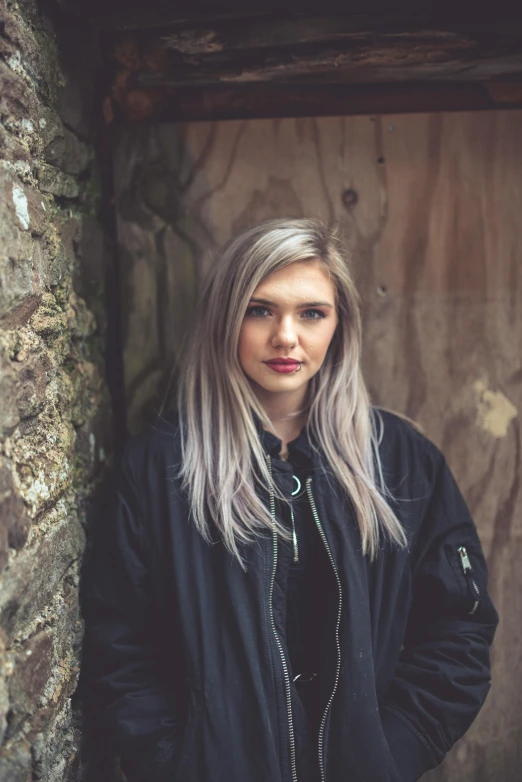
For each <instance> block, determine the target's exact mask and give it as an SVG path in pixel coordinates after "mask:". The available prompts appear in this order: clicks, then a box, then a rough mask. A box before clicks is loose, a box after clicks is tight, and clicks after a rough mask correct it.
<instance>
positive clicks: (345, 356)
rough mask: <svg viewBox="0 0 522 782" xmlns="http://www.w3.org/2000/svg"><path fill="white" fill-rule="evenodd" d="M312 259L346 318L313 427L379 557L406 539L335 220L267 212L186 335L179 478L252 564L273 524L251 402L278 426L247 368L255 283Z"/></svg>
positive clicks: (243, 237)
mask: <svg viewBox="0 0 522 782" xmlns="http://www.w3.org/2000/svg"><path fill="white" fill-rule="evenodd" d="M307 260H309V261H315V262H317V261H319V262H320V263H321V264H323V265H324V267H325V269H326V270H327V271H328V273H329V275H330V279H331V280H332V282H333V283H334V285H335V291H336V307H337V314H338V319H339V320H338V326H337V328H336V331H335V334H334V336H333V338H332V341H331V343H330V345H329V348H328V351H327V354H326V357H325V360H324V362H323V364H322V366H321V367H320V369H319V371H318V372H317V373H316V374H315V375H314V376H313V377H312V378H311V380H310V384H309V388H308V400H309V404H308V410H307V425H308V426H309V429H310V431H311V432H312V433H313V435H314V438H315V440H316V441H317V443H318V445H319V446H320V449H321V451H322V454H323V457H325V458H326V461H327V463H328V466H329V468H330V470H331V472H332V473H333V475H334V476H335V478H336V479H337V481H338V483H339V484H340V486H341V487H342V488H343V489H344V491H345V492H346V495H347V497H348V498H349V499H350V500H351V502H352V504H353V508H354V511H355V514H356V518H357V522H358V524H359V528H360V534H361V540H362V550H363V553H364V554H365V555H368V556H369V557H370V559H374V558H375V557H376V556H377V553H378V550H379V547H380V543H381V539H382V537H383V536H386V537H387V538H389V539H390V540H392V541H394V542H395V543H397V544H398V545H399V546H405V545H406V544H407V540H406V535H405V533H404V530H403V528H402V526H401V524H400V522H399V520H398V519H397V517H396V515H395V513H394V512H393V510H392V508H391V506H390V504H389V503H388V501H387V498H389V497H391V494H390V492H389V490H388V489H387V487H386V484H385V481H384V477H383V473H382V466H381V461H380V457H379V442H380V440H381V438H382V433H383V426H382V419H381V418H380V416H379V415H378V413H377V412H376V411H375V410H374V409H373V408H372V406H371V404H370V401H369V396H368V392H367V389H366V386H365V383H364V379H363V377H362V373H361V368H360V353H361V338H362V335H361V317H360V312H359V295H358V292H357V290H356V287H355V284H354V281H353V278H352V275H351V272H350V268H349V261H348V258H347V256H346V253H345V252H344V248H343V245H342V243H341V241H340V240H339V238H338V236H337V232H336V229H334V228H330V227H328V226H326V225H325V224H324V223H322V222H321V221H319V220H315V219H276V220H268V221H266V222H263V223H261V224H259V225H256V226H254V227H253V228H249V229H248V230H246V231H244V232H243V233H241V234H239V235H238V236H235V237H234V238H233V239H232V240H231V241H230V242H228V244H226V245H225V247H224V248H223V250H222V252H221V254H220V255H219V257H218V258H216V260H215V261H214V263H213V265H212V266H211V268H210V270H209V273H208V275H207V277H206V280H205V284H204V286H203V289H202V292H201V296H200V298H199V301H198V307H197V311H196V319H195V325H194V328H193V330H192V332H191V334H190V335H189V337H188V339H187V341H186V342H185V344H184V349H183V352H182V355H181V360H180V365H179V366H180V371H179V380H178V390H177V407H178V412H179V416H180V424H181V429H180V431H181V434H182V436H181V443H182V459H181V467H180V470H179V472H178V477H179V478H181V479H182V488H183V489H184V490H186V491H187V492H188V496H189V501H190V508H191V514H192V518H193V521H194V523H195V525H196V527H197V529H198V530H199V532H200V533H201V534H202V535H203V537H204V538H205V539H206V540H208V541H210V540H211V534H210V526H209V522H210V521H212V522H213V523H214V524H215V525H216V526H217V528H218V529H219V531H220V533H221V536H222V538H223V542H224V544H225V546H226V547H227V549H228V550H229V551H230V552H231V554H233V555H234V556H235V557H237V558H238V560H239V561H240V563H241V564H242V565H243V559H242V556H241V552H240V545H245V544H249V543H251V542H252V541H253V540H254V539H255V537H256V532H257V531H259V530H260V529H262V528H264V527H269V528H271V527H272V524H273V521H272V517H271V515H270V510H269V508H267V507H265V505H264V504H263V502H262V500H261V499H260V498H259V496H258V494H257V493H256V489H255V486H256V482H261V483H262V485H264V486H265V487H266V488H267V489H268V487H269V486H270V474H269V469H268V466H267V462H266V459H265V455H264V451H263V447H262V444H261V442H260V440H259V436H258V432H257V429H256V427H255V422H254V420H253V418H252V415H251V409H253V410H254V411H255V412H256V413H257V415H258V416H259V418H260V419H261V421H262V423H263V426H264V427H265V429H268V430H270V431H274V429H273V426H272V423H271V421H270V419H269V418H268V416H267V414H266V412H265V411H264V409H263V408H262V406H261V405H260V403H259V401H258V400H257V397H256V396H255V394H254V392H253V391H252V388H251V386H250V384H249V382H248V378H247V377H246V375H245V373H244V372H243V370H242V368H241V366H240V363H239V359H238V341H239V334H240V330H241V325H242V322H243V318H244V316H245V312H246V309H247V306H248V303H249V301H250V298H251V297H252V294H253V292H254V290H255V289H256V288H257V286H258V285H259V284H260V283H261V282H262V281H263V280H264V279H265V278H266V277H268V275H270V274H271V273H272V272H275V271H277V270H278V269H282V268H284V267H285V266H287V265H288V264H291V263H294V262H295V261H307ZM378 429H379V431H378ZM272 488H273V491H274V494H275V495H276V496H277V497H278V498H279V499H280V500H281V501H282V502H287V500H286V499H285V497H284V496H283V495H282V493H281V492H280V491H279V490H278V488H277V487H276V486H273V487H272ZM276 529H277V532H278V533H279V534H280V535H282V536H283V537H284V538H287V539H288V537H289V533H288V531H287V529H286V528H285V527H284V526H283V524H282V523H281V522H279V521H276Z"/></svg>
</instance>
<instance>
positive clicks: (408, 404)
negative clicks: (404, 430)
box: [116, 111, 522, 782]
mask: <svg viewBox="0 0 522 782" xmlns="http://www.w3.org/2000/svg"><path fill="white" fill-rule="evenodd" d="M116 172H117V173H116V187H117V201H118V215H119V217H118V220H119V237H120V242H121V248H122V274H123V283H124V290H123V298H124V302H123V304H124V310H125V356H124V360H125V382H126V392H127V401H128V408H129V421H130V426H131V429H132V430H133V431H135V430H137V429H139V428H141V426H143V423H144V422H145V420H146V419H147V417H150V415H151V414H152V412H153V410H154V409H157V406H158V404H159V401H160V399H161V396H162V394H163V392H164V389H165V384H166V378H167V377H168V374H169V367H170V366H171V365H172V361H173V359H174V357H175V356H176V354H177V351H178V350H179V346H180V344H181V340H182V337H183V334H184V333H185V330H186V329H187V326H188V324H189V322H190V317H191V314H192V310H193V304H194V298H195V295H196V292H197V289H198V280H199V279H200V276H201V274H202V272H203V270H204V269H205V267H206V265H207V264H209V263H212V262H213V257H214V256H215V253H216V251H217V250H218V248H219V247H220V245H221V244H222V243H223V242H224V241H225V240H227V239H228V238H229V237H230V236H231V235H232V234H234V233H235V232H237V231H239V230H241V229H243V228H245V227H247V226H248V225H251V224H253V223H256V222H258V221H259V220H262V219H264V218H268V217H275V216H283V215H286V216H317V217H320V218H322V219H324V220H325V221H333V220H337V221H339V222H340V225H341V229H342V235H343V237H344V239H345V241H346V243H347V245H348V247H349V248H350V250H351V253H352V263H353V268H354V272H355V275H356V278H357V280H358V282H359V287H360V290H361V293H362V295H363V300H364V359H363V361H364V370H365V375H366V378H367V382H368V385H369V388H370V391H371V394H372V398H373V401H374V402H375V403H377V404H380V405H382V406H385V407H389V408H392V409H395V410H398V411H401V412H404V413H406V414H407V415H409V416H411V417H413V418H415V419H416V420H417V421H419V423H420V424H421V425H422V426H423V427H424V429H425V431H426V433H427V435H428V436H429V437H430V438H431V439H432V440H434V441H435V442H436V443H437V445H439V447H441V448H442V450H443V451H444V453H445V455H446V457H447V459H448V461H449V464H450V466H451V468H452V470H453V472H454V474H455V476H456V478H457V480H458V482H459V484H460V486H461V488H462V490H463V493H464V495H465V497H466V500H467V501H468V504H469V506H470V508H471V510H472V513H473V514H474V517H475V519H476V522H477V525H478V528H479V532H480V536H481V539H482V542H483V545H484V548H485V551H486V554H487V557H488V563H489V568H490V580H491V591H492V594H493V597H494V600H495V602H496V605H497V608H498V610H499V612H500V614H501V620H502V621H501V625H500V627H499V630H498V634H497V638H496V642H495V646H494V649H493V672H494V673H493V686H492V691H491V693H490V696H489V697H488V700H487V703H486V706H485V707H484V709H483V710H482V712H481V713H480V715H479V717H478V718H477V720H476V722H475V724H474V725H473V727H472V728H471V730H470V731H469V732H468V734H467V735H466V736H465V737H464V738H463V739H462V740H461V742H459V744H458V745H457V746H456V747H455V748H454V750H453V751H452V752H451V753H450V755H449V757H448V758H447V760H446V761H445V763H444V764H443V765H442V766H441V767H440V768H439V769H437V770H435V771H433V772H431V773H430V774H429V775H427V776H426V779H427V780H428V779H429V780H430V782H456V781H457V780H458V782H491V780H497V779H498V780H502V781H503V782H515V780H518V779H519V778H520V777H519V773H520V768H521V763H522V659H521V657H522V652H521V648H522V646H521V637H522V622H521V615H522V567H521V566H520V563H521V562H522V540H521V518H522V514H521V510H522V500H521V497H520V412H519V411H520V410H521V409H522V292H521V290H522V289H521V282H522V280H521V277H522V241H521V236H520V234H521V230H520V229H521V226H522V112H518V111H512V112H495V113H469V114H458V113H457V114H433V115H419V114H417V115H401V116H387V117H349V118H342V117H341V118H339V117H336V118H322V119H313V118H310V119H296V120H293V119H285V120H255V121H231V122H220V123H193V124H185V125H176V126H174V125H163V126H159V127H156V128H152V129H151V128H139V129H129V130H128V131H126V133H125V135H124V137H123V139H122V141H121V144H120V146H119V149H118V154H117V160H116Z"/></svg>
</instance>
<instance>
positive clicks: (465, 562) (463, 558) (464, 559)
mask: <svg viewBox="0 0 522 782" xmlns="http://www.w3.org/2000/svg"><path fill="white" fill-rule="evenodd" d="M457 552H458V555H459V557H460V564H461V565H462V570H463V572H464V575H465V574H466V573H468V572H473V568H472V567H471V562H470V561H469V557H468V552H467V550H466V548H465V546H460V547H459V548H458V549H457Z"/></svg>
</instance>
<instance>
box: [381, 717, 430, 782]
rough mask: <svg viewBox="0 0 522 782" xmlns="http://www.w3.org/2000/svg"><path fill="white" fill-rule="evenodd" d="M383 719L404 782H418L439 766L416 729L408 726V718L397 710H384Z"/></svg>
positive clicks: (393, 755)
mask: <svg viewBox="0 0 522 782" xmlns="http://www.w3.org/2000/svg"><path fill="white" fill-rule="evenodd" d="M381 719H382V727H383V730H384V735H385V736H386V741H387V742H388V746H389V748H390V752H391V754H392V757H393V759H394V761H395V765H396V766H397V770H398V771H399V774H400V779H401V781H402V782H417V780H418V779H420V778H421V776H422V775H423V774H424V773H425V772H426V771H428V770H429V769H430V768H434V767H435V766H436V765H438V763H439V762H440V761H437V760H435V758H434V757H433V754H432V753H431V751H430V750H429V748H428V746H427V745H425V744H424V743H423V742H422V741H421V739H420V738H417V736H416V735H415V728H414V727H413V725H412V726H411V727H409V723H408V724H406V718H402V716H400V715H398V713H397V712H396V711H395V710H393V711H389V710H388V709H386V708H383V709H382V711H381Z"/></svg>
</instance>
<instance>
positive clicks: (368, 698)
mask: <svg viewBox="0 0 522 782" xmlns="http://www.w3.org/2000/svg"><path fill="white" fill-rule="evenodd" d="M360 349H361V323H360V316H359V310H358V297H357V293H356V290H355V288H354V283H353V280H352V277H351V273H350V269H349V265H348V263H347V261H346V259H345V257H344V254H343V252H342V246H341V244H340V242H339V240H338V239H337V238H336V236H335V235H334V232H333V231H332V230H329V229H328V228H327V227H326V226H325V225H323V224H322V223H320V222H318V221H315V220H304V219H302V220H272V221H269V222H266V223H263V224H261V225H258V226H256V227H254V228H251V229H249V230H248V231H246V232H244V233H243V234H241V235H240V236H237V237H236V238H234V239H233V240H232V241H231V242H230V243H229V244H228V245H227V246H226V247H225V249H224V250H223V252H222V254H221V256H220V257H219V258H218V259H217V260H216V261H215V263H214V265H213V266H212V269H211V271H210V273H209V276H208V278H207V280H206V285H205V287H204V290H203V292H202V296H201V298H200V301H199V309H198V312H197V318H196V322H195V325H194V328H193V331H192V333H191V334H190V339H189V341H188V342H187V343H186V346H185V351H184V356H183V361H182V365H181V370H180V373H179V386H178V399H177V403H178V404H177V410H176V412H175V413H173V414H170V415H169V416H166V417H163V416H162V417H160V419H159V420H157V421H156V422H155V423H154V425H153V426H152V427H151V428H150V429H149V430H148V431H147V432H145V433H144V434H141V435H139V436H136V437H134V438H131V439H130V440H129V442H128V444H127V446H126V450H125V454H124V458H123V461H122V465H121V471H120V476H119V483H118V491H117V495H116V504H115V507H114V509H113V511H112V512H111V515H110V517H109V519H108V521H107V523H106V524H105V525H104V528H103V530H100V531H99V533H98V535H97V538H96V542H95V546H94V551H93V556H92V559H91V563H90V569H89V576H88V578H87V593H86V599H85V601H84V611H85V617H86V625H87V628H86V640H85V664H86V671H87V676H88V680H89V688H88V689H89V692H91V693H92V694H93V696H94V697H95V701H96V703H97V707H96V713H97V715H98V717H99V719H101V720H102V724H103V725H104V726H106V730H107V731H108V732H109V734H110V736H111V737H112V740H113V742H114V747H115V749H116V751H117V753H118V754H119V755H120V757H121V765H122V768H123V770H124V772H125V774H126V776H127V778H128V780H129V782H162V781H163V780H165V782H166V781H167V780H168V782H247V781H248V782H324V781H325V780H326V782H347V781H348V780H349V782H399V780H400V782H414V780H418V779H419V778H420V777H421V776H422V774H423V773H424V772H425V771H426V770H427V769H430V768H433V767H434V766H436V765H437V764H438V763H440V762H441V760H442V759H443V758H444V756H445V754H446V753H447V752H448V750H449V749H450V747H451V746H452V745H453V744H454V743H455V741H456V740H457V739H458V738H459V737H460V736H462V735H463V734H464V732H465V731H466V730H467V729H468V727H469V726H470V725H471V723H472V722H473V720H474V718H475V717H476V715H477V713H478V712H479V710H480V708H481V706H482V704H483V702H484V699H485V698H486V695H487V692H488V689H489V686H490V664H489V647H490V645H491V642H492V640H493V636H494V632H495V628H496V625H497V621H498V618H497V614H496V611H495V608H494V607H493V605H492V603H491V600H490V598H489V596H488V592H487V572H486V564H485V561H484V556H483V553H482V549H481V545H480V542H479V538H478V536H477V531H476V528H475V525H474V522H473V520H472V518H471V516H470V513H469V511H468V508H467V506H466V504H465V502H464V500H463V498H462V495H461V493H460V492H459V489H458V487H457V485H456V483H455V480H454V478H453V477H452V474H451V472H450V470H449V468H448V466H447V464H446V462H445V460H444V457H443V455H442V454H441V452H440V451H439V450H438V449H437V448H436V446H435V445H434V444H433V443H432V442H431V441H430V440H428V439H427V438H426V437H425V436H424V435H423V434H421V433H420V432H419V431H418V429H417V428H416V427H415V426H413V425H411V424H410V423H409V422H408V421H407V420H405V419H404V418H402V417H399V416H398V415H395V414H392V413H390V412H386V411H385V410H379V409H376V408H375V407H372V406H371V405H370V402H369V399H368V394H367V391H366V388H365V385H364V380H363V378H362V376H361V370H360Z"/></svg>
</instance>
